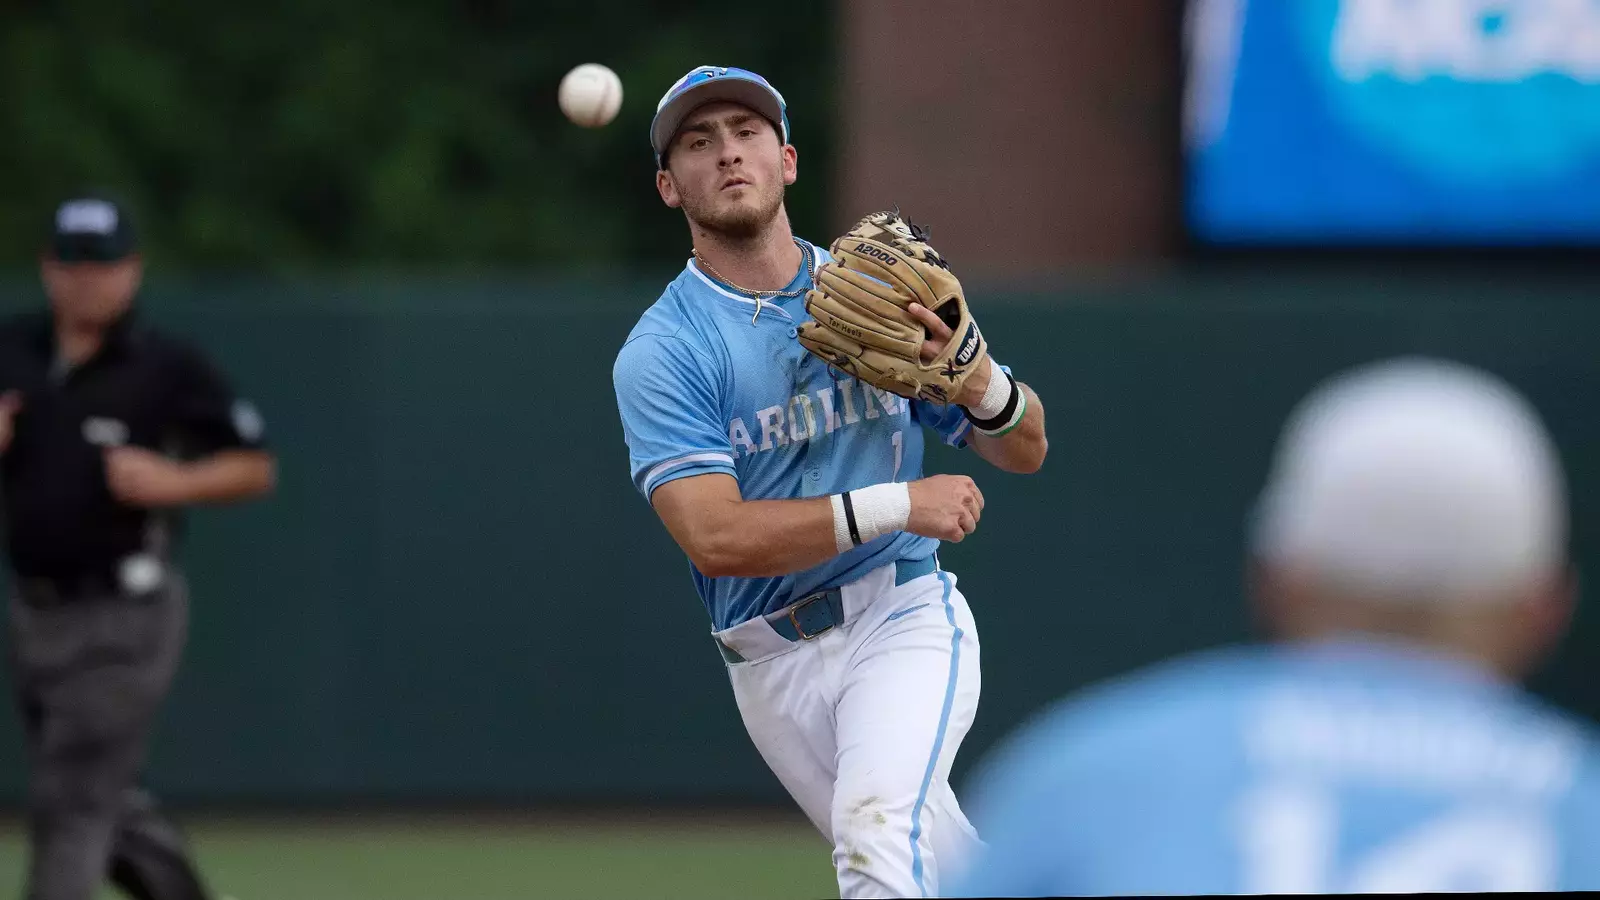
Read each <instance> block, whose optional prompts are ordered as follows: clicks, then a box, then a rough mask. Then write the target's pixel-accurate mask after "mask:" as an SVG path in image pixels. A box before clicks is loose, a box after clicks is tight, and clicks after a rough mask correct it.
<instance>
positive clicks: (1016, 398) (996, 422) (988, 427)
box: [961, 372, 1022, 431]
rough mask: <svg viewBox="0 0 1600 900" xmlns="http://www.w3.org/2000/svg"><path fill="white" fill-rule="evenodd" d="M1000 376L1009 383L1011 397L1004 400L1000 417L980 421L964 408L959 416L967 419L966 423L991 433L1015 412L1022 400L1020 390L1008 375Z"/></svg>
mask: <svg viewBox="0 0 1600 900" xmlns="http://www.w3.org/2000/svg"><path fill="white" fill-rule="evenodd" d="M1000 374H1002V375H1005V376H1006V380H1007V381H1009V382H1011V396H1009V397H1007V398H1006V406H1005V409H1002V410H1000V415H998V416H995V417H994V418H992V419H980V418H978V417H977V416H974V415H973V414H972V410H970V409H967V408H966V407H965V406H963V407H961V414H962V415H964V416H966V417H967V421H969V422H971V423H972V424H973V425H975V426H977V427H978V428H980V429H982V430H984V431H993V430H995V429H996V428H1000V427H1003V426H1004V425H1006V424H1007V423H1009V422H1010V421H1011V417H1012V416H1013V415H1015V414H1016V412H1017V403H1018V402H1020V401H1021V400H1022V389H1021V388H1019V387H1017V380H1016V379H1015V378H1012V377H1011V375H1010V374H1009V373H1006V372H1001V373H1000Z"/></svg>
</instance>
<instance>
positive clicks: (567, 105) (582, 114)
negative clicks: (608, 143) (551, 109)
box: [557, 63, 622, 128]
mask: <svg viewBox="0 0 1600 900" xmlns="http://www.w3.org/2000/svg"><path fill="white" fill-rule="evenodd" d="M557 100H558V101H559V102H560V103H561V111H562V112H563V113H565V114H566V117H567V118H569V119H571V120H572V121H573V123H574V124H577V125H582V126H583V127H584V128H599V127H601V126H603V125H606V124H609V123H610V122H611V120H612V119H614V118H616V117H617V111H618V110H620V109H622V79H620V78H618V77H617V73H615V72H613V71H611V70H610V69H608V68H606V67H605V66H602V65H600V64H599V63H584V64H583V65H581V66H577V67H576V68H574V69H573V70H572V71H570V72H568V73H567V74H566V76H565V77H563V78H562V79H561V90H560V91H559V92H558V94H557Z"/></svg>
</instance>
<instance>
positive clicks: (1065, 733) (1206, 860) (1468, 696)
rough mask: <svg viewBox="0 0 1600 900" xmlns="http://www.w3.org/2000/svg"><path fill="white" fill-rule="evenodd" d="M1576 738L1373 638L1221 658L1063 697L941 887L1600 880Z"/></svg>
mask: <svg viewBox="0 0 1600 900" xmlns="http://www.w3.org/2000/svg"><path fill="white" fill-rule="evenodd" d="M1596 749H1597V746H1596V743H1595V739H1594V737H1593V735H1592V734H1591V732H1590V730H1589V728H1588V726H1586V725H1584V724H1581V723H1579V722H1578V721H1577V720H1575V719H1573V718H1569V717H1567V716H1565V715H1563V714H1562V713H1560V712H1558V711H1556V710H1553V709H1551V708H1549V707H1547V706H1545V705H1543V704H1541V703H1540V702H1538V701H1537V700H1535V699H1533V698H1532V697H1531V696H1530V695H1529V694H1527V693H1525V692H1523V691H1521V690H1519V689H1517V688H1515V687H1514V686H1512V685H1509V684H1505V683H1501V682H1499V681H1496V680H1492V679H1491V678H1489V677H1488V676H1487V675H1485V674H1482V673H1480V672H1479V671H1478V670H1476V669H1470V668H1468V667H1466V666H1465V665H1464V664H1462V663H1460V662H1457V661H1446V660H1444V659H1442V658H1439V657H1434V656H1425V655H1423V653H1422V651H1418V650H1414V649H1407V648H1404V647H1401V646H1399V645H1396V644H1383V643H1379V642H1378V641H1376V640H1373V641H1365V642H1358V641H1349V642H1338V643H1334V642H1330V643H1327V644H1322V645H1316V646H1313V647H1302V648H1297V649H1289V648H1283V649H1269V648H1262V649H1254V650H1231V651H1223V652H1214V653H1210V654H1204V655H1200V656H1196V657H1191V658H1189V659H1185V660H1181V661H1178V662H1176V663H1169V664H1167V665H1164V666H1161V667H1158V668H1156V669H1154V670H1153V671H1150V672H1147V673H1144V674H1141V675H1138V676H1135V677H1132V678H1130V679H1128V680H1125V681H1122V682H1120V683H1117V684H1114V685H1110V686H1107V687H1104V688H1100V689H1097V690H1095V691H1093V692H1091V693H1090V694H1088V695H1087V696H1085V697H1083V698H1079V699H1073V700H1070V701H1068V702H1065V703H1063V704H1062V705H1060V706H1058V707H1057V708H1055V709H1054V710H1052V711H1050V712H1048V713H1047V714H1046V715H1044V716H1042V717H1041V719H1040V720H1039V721H1037V722H1036V723H1034V724H1033V725H1031V726H1029V727H1028V728H1026V729H1025V730H1024V731H1023V732H1022V733H1021V734H1019V735H1018V736H1017V737H1016V738H1014V739H1012V740H1010V741H1009V742H1008V744H1007V746H1006V747H1004V748H1003V749H1002V750H1001V751H999V752H998V753H996V754H995V755H994V757H993V759H994V761H995V762H994V763H993V765H992V766H990V767H989V768H988V770H987V774H986V775H985V776H982V777H980V779H979V781H980V787H979V789H978V790H977V792H976V793H975V794H974V795H973V796H974V798H975V799H972V800H970V801H969V804H968V808H969V811H971V812H972V814H973V816H972V817H973V823H974V824H975V825H976V826H977V828H978V830H979V832H980V833H981V834H982V835H983V836H984V840H985V841H986V842H987V844H988V849H987V850H986V851H985V854H984V855H983V856H982V858H981V859H979V860H978V861H977V862H976V863H974V865H973V866H972V868H971V869H970V871H969V872H968V873H967V875H966V877H964V878H962V879H960V881H959V883H958V884H956V885H954V889H955V890H954V893H949V894H948V895H949V896H999V897H1005V896H1050V895H1055V896H1062V895H1086V894H1096V895H1121V896H1135V895H1140V894H1238V893H1328V892H1396V893H1409V892H1424V891H1505V890H1513V891H1571V890H1594V889H1597V888H1600V756H1597V753H1596Z"/></svg>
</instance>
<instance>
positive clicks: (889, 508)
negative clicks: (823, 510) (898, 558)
mask: <svg viewBox="0 0 1600 900" xmlns="http://www.w3.org/2000/svg"><path fill="white" fill-rule="evenodd" d="M830 499H831V500H832V501H833V543H834V546H835V547H836V548H837V549H838V551H839V552H840V553H843V552H845V551H846V550H849V549H850V548H852V547H859V546H861V545H862V544H865V543H866V542H868V541H871V540H874V539H876V538H880V537H883V536H884V535H886V534H893V533H894V532H896V531H904V530H905V527H906V523H907V522H909V521H910V520H911V488H910V487H909V486H907V485H906V483H905V482H903V481H893V482H886V483H884V484H874V485H872V486H871V487H864V488H859V489H857V490H854V491H847V492H845V493H843V494H834V495H833V496H832V497H831V498H830Z"/></svg>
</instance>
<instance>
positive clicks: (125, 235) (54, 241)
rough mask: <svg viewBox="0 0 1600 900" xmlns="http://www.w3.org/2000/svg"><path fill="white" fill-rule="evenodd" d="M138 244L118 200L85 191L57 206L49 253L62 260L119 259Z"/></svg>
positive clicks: (129, 252) (100, 260) (103, 260)
mask: <svg viewBox="0 0 1600 900" xmlns="http://www.w3.org/2000/svg"><path fill="white" fill-rule="evenodd" d="M137 246H138V245H137V242H136V241H135V240H134V231H133V223H132V222H131V221H129V219H128V214H127V210H125V209H123V207H122V205H121V204H119V203H117V202H116V201H115V200H112V199H110V198H108V197H104V196H99V195H86V196H81V197H74V198H72V199H70V200H67V201H64V202H63V203H62V204H61V205H60V206H58V207H56V215H55V222H54V225H53V227H52V228H51V232H50V255H51V256H52V257H53V258H55V259H57V260H59V261H61V262H67V263H72V262H116V261H117V260H121V259H126V258H127V257H129V256H130V255H132V254H133V253H134V251H135V250H136V249H137Z"/></svg>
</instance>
